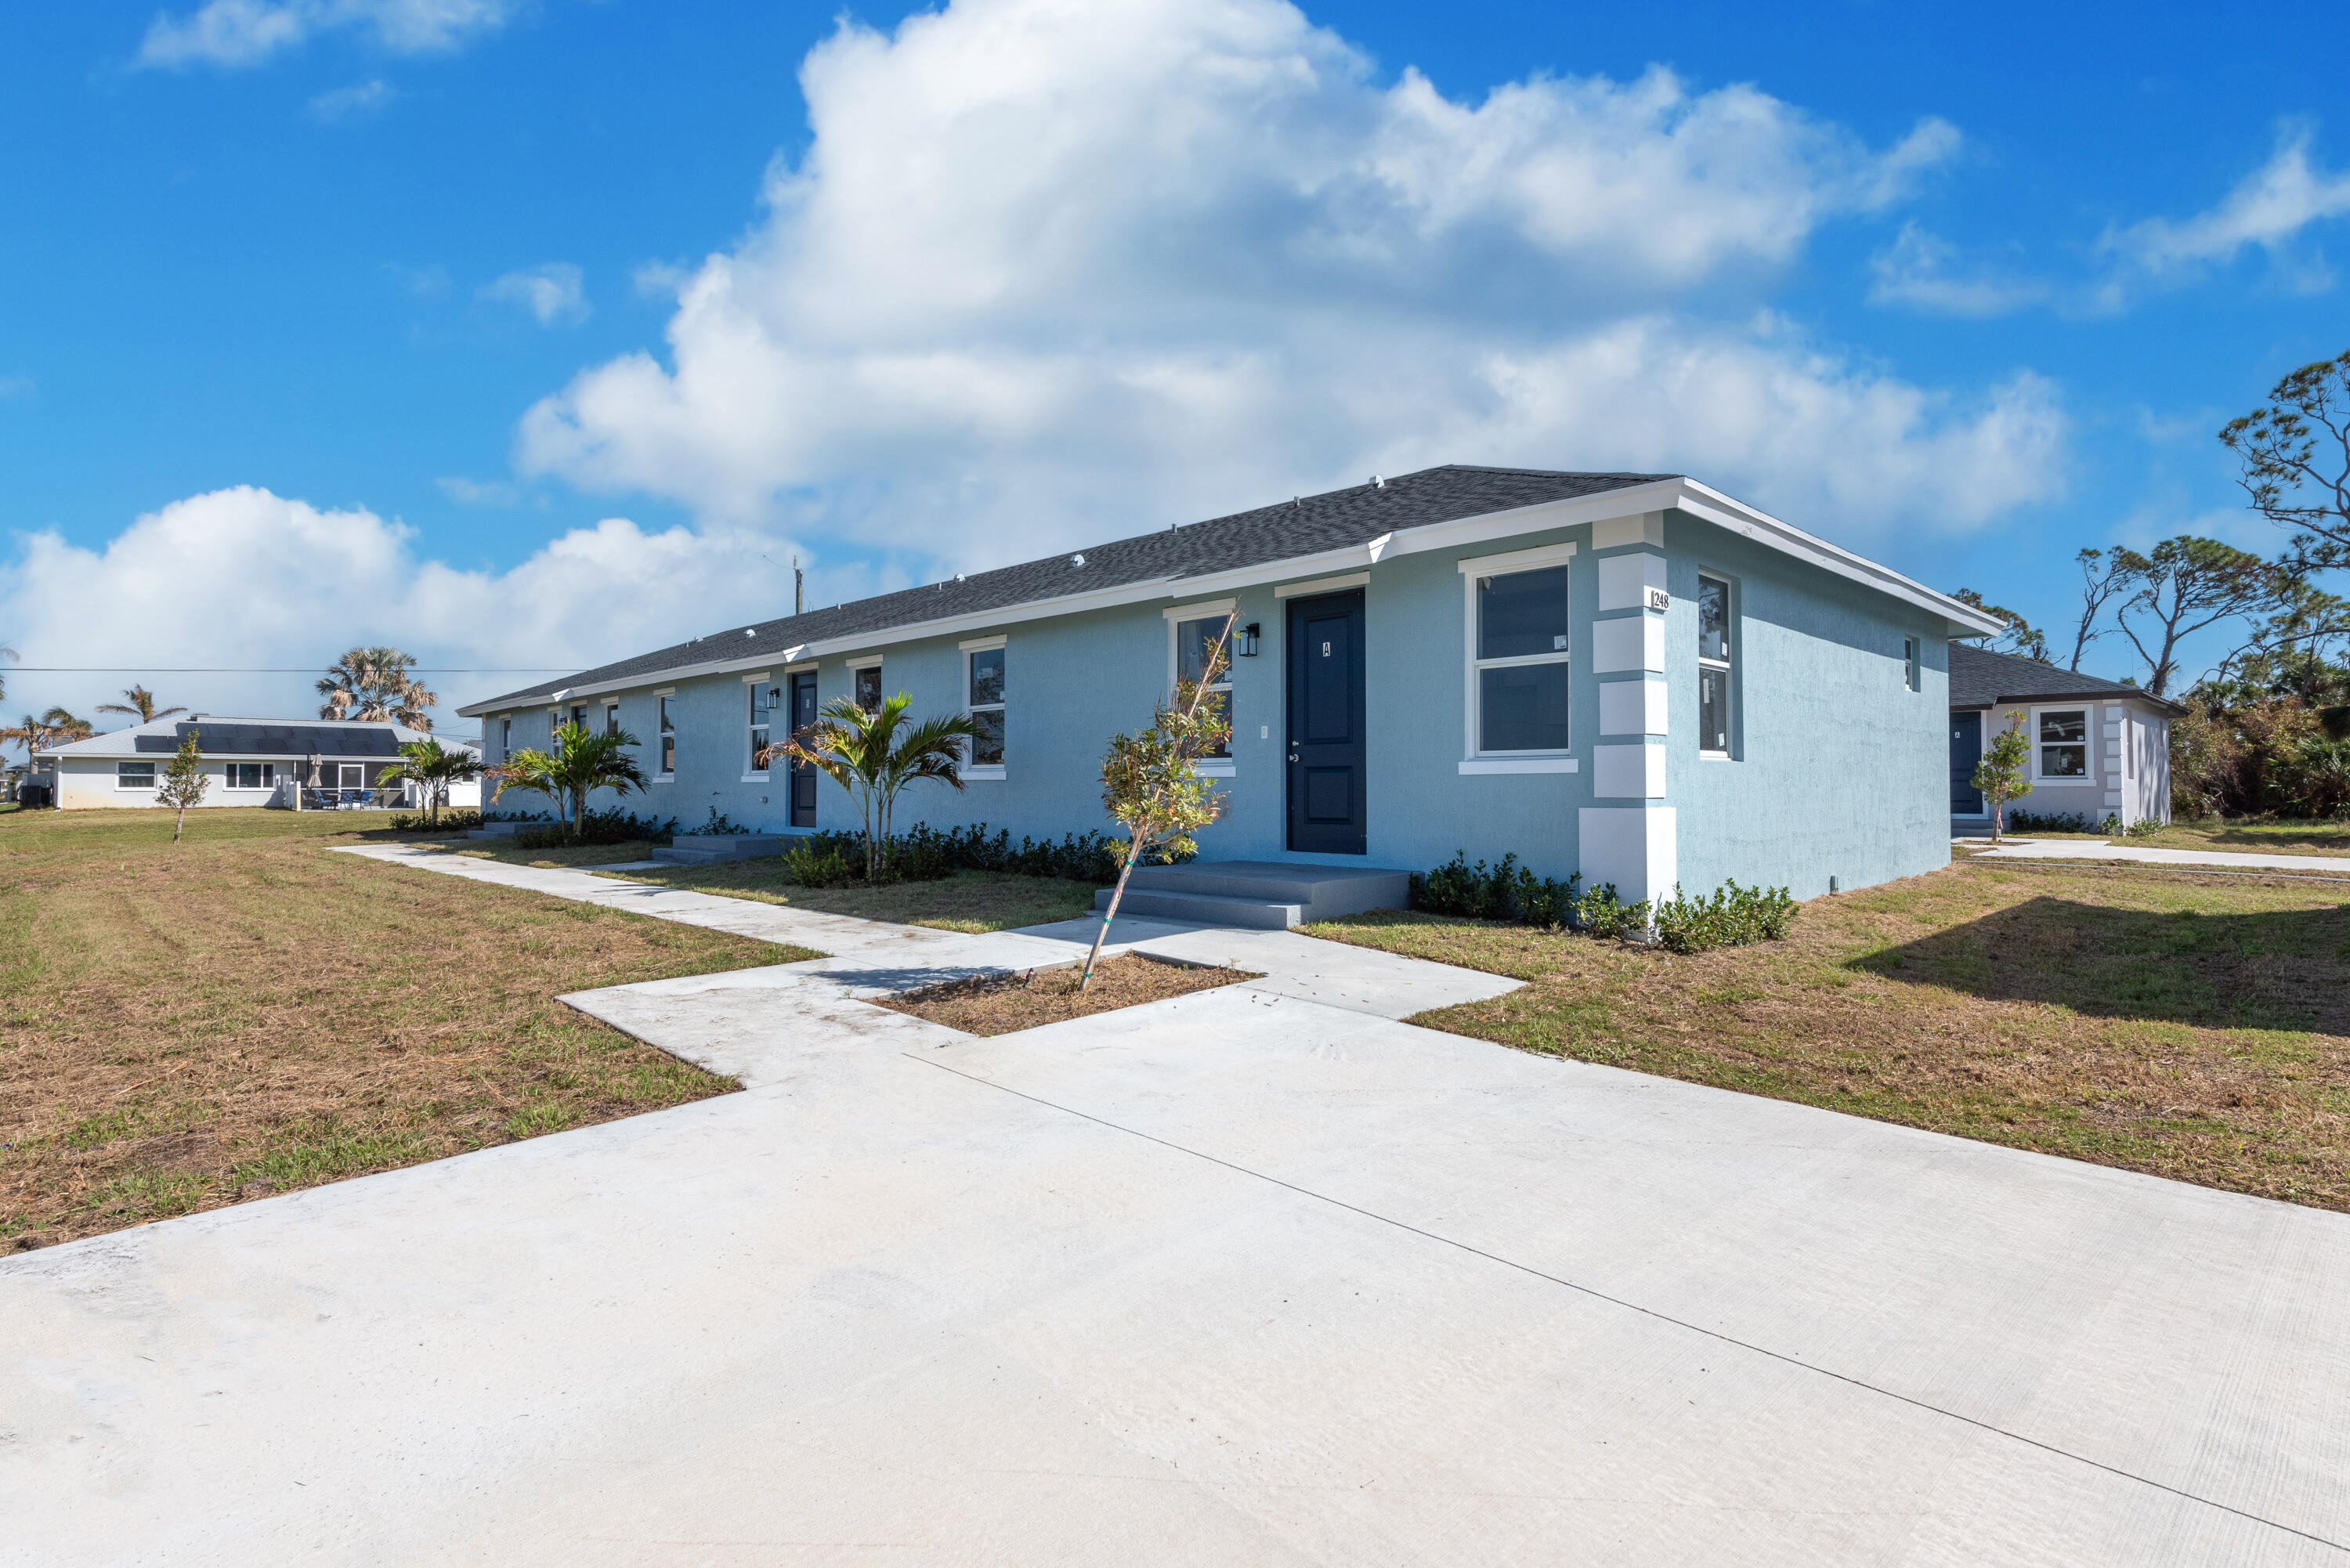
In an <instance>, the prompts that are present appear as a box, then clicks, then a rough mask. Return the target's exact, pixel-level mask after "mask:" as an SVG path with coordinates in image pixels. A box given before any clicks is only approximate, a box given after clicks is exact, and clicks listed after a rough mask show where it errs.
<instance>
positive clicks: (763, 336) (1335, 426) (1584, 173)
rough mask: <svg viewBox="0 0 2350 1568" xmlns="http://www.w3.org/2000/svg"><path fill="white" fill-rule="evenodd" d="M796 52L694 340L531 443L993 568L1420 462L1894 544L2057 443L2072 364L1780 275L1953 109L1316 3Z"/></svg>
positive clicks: (1970, 518) (662, 491)
mask: <svg viewBox="0 0 2350 1568" xmlns="http://www.w3.org/2000/svg"><path fill="white" fill-rule="evenodd" d="M800 80H801V86H802V89H803V93H804V96H805V98H806V103H807V107H808V114H809V123H810V130H811V133H812V134H811V138H810V141H809V144H808V147H807V151H806V153H805V155H804V156H802V157H801V158H800V159H799V160H798V161H796V162H779V163H778V164H777V165H776V166H775V168H773V169H772V170H771V171H770V173H769V176H768V179H767V182H766V186H765V189H764V208H765V211H764V216H763V218H762V220H761V222H760V223H758V224H757V225H756V226H755V227H754V230H753V231H752V233H751V234H749V235H748V236H747V237H746V238H745V239H744V240H743V242H742V243H741V244H738V245H737V246H735V247H734V248H733V249H732V250H731V251H728V252H725V253H722V254H714V255H712V256H710V257H709V258H707V259H706V260H705V261H704V262H703V263H702V265H700V266H699V267H698V268H697V269H694V270H693V271H692V272H691V273H690V274H689V275H682V276H680V277H678V278H677V279H676V281H675V283H674V286H675V289H676V297H677V306H676V310H675V313H674V315H673V316H672V317H671V321H670V324H669V327H668V332H667V339H668V341H667V346H666V353H665V354H663V355H660V356H656V355H654V354H652V353H637V354H631V355H628V356H624V357H622V358H618V359H615V360H612V361H609V362H608V363H605V364H602V365H598V366H596V367H593V368H591V369H587V370H586V371H584V372H583V373H581V374H580V375H579V376H577V378H576V379H574V380H573V381H572V382H571V384H570V385H569V386H567V388H565V389H563V390H562V391H561V392H560V393H558V394H556V395H555V396H551V397H549V398H546V400H542V401H541V402H540V403H539V404H538V405H536V407H535V408H533V409H532V410H530V411H529V413H528V414H527V415H526V416H525V419H524V420H523V421H522V423H521V426H520V429H519V431H518V433H517V449H516V460H517V465H518V466H519V467H520V468H521V469H522V470H523V471H524V472H526V473H534V474H553V475H557V476H561V477H564V478H567V479H568V480H570V481H571V482H573V483H577V484H579V485H582V486H585V487H588V488H591V489H596V490H604V491H624V492H625V491H637V492H645V493H653V494H657V495H660V496H664V497H670V498H673V499H676V500H678V501H681V502H683V503H685V504H689V505H691V506H692V507H694V508H696V509H698V511H699V512H700V514H702V515H703V516H705V517H707V518H712V519H725V520H733V521H738V522H739V521H743V520H751V519H762V518H768V517H772V516H775V515H779V514H784V513H785V511H786V510H788V512H789V514H791V515H793V516H794V517H795V519H798V520H800V521H801V522H803V523H806V524H813V525H815V526H817V527H820V528H824V529H827V530H830V531H832V532H835V533H837V534H839V535H844V536H847V537H850V538H856V539H865V540H872V541H879V540H881V539H884V538H886V539H888V540H889V541H890V542H891V543H893V544H897V545H904V546H908V547H910V548H914V549H919V550H926V551H929V552H931V553H932V554H934V555H935V556H938V557H939V558H940V559H941V561H942V562H943V563H947V564H951V565H956V566H965V565H982V564H989V563H993V562H1000V561H1003V560H1005V559H1013V558H1018V557H1020V556H1025V555H1030V554H1036V553H1042V552H1043V551H1045V550H1049V549H1052V548H1055V547H1058V546H1060V545H1066V544H1070V543H1076V542H1083V541H1086V540H1088V539H1094V538H1099V537H1102V536H1105V535H1110V536H1114V535H1118V534H1121V533H1127V532H1132V531H1135V530H1138V529H1141V528H1147V527H1151V526H1159V525H1164V524H1166V523H1168V522H1171V521H1175V520H1177V519H1182V518H1190V517H1196V516H1202V515H1210V514H1215V513H1217V512H1220V511H1224V510H1229V509H1232V508H1236V507H1241V506H1245V505H1249V504H1257V503H1260V502H1262V501H1263V500H1265V499H1266V498H1267V497H1269V496H1276V495H1286V494H1289V493H1293V492H1295V491H1298V490H1304V489H1309V488H1314V487H1316V486H1319V485H1324V484H1334V483H1355V482H1358V481H1359V480H1360V479H1361V478H1362V476H1363V475H1364V474H1366V473H1368V472H1374V471H1381V472H1395V471H1399V470H1401V469H1403V468H1406V467H1409V466H1412V465H1414V464H1416V463H1419V462H1446V461H1463V462H1503V463H1517V464H1526V465H1536V466H1545V467H1563V468H1578V467H1588V468H1614V467H1626V466H1634V465H1639V466H1653V467H1659V468H1681V469H1686V470H1688V471H1690V472H1695V473H1699V474H1700V475H1702V476H1704V477H1706V478H1707V479H1709V480H1711V481H1712V482H1715V483H1721V484H1723V485H1725V486H1726V487H1728V488H1731V490H1733V491H1737V492H1740V493H1744V494H1746V496H1747V498H1748V499H1751V500H1752V501H1754V502H1756V503H1758V504H1763V505H1767V506H1771V507H1773V509H1775V510H1778V511H1781V512H1782V513H1783V514H1786V515H1788V516H1790V517H1791V518H1793V519H1794V520H1796V521H1799V522H1802V523H1805V524H1810V525H1813V526H1815V527H1821V528H1825V529H1828V530H1830V531H1834V532H1838V533H1841V534H1843V535H1846V536H1851V535H1864V539H1863V541H1862V542H1866V540H1865V535H1867V534H1870V533H1873V532H1876V531H1877V530H1880V529H1882V528H1884V527H1886V526H1887V525H1888V524H1891V523H1892V522H1894V521H1896V520H1908V521H1913V522H1917V523H1922V524H1928V525H1931V526H1945V527H1962V526H1970V525H1973V524H1979V523H1981V522H1982V521H1984V520H1985V519H1987V518H1991V517H1992V516H1995V515H1997V514H1999V513H2000V512H2001V511H2002V509H2003V508H2006V507H2009V506H2012V505H2014V504H2017V503H2018V502H2019V501H2022V500H2026V499H2030V498H2033V497H2034V496H2037V495H2044V494H2046V493H2050V492H2051V491H2052V490H2053V489H2054V487H2055V486H2056V485H2057V483H2058V482H2059V475H2060V472H2061V459H2062V449H2063V443H2064V421H2063V419H2062V416H2061V413H2060V411H2059V410H2058V407H2057V403H2056V400H2055V398H2054V392H2053V389H2051V388H2049V387H2048V386H2047V385H2045V384H2044V383H2042V382H2039V381H2037V380H2034V379H2031V378H2029V377H2020V378H2017V379H2012V380H2010V381H2008V382H2007V383H2005V384H2003V385H2001V386H1997V387H1990V388H1981V389H1970V390H1969V391H1967V392H1964V393H1946V392H1941V391H1937V390H1934V389H1925V388H1919V387H1917V386H1913V385H1910V384H1908V383H1907V382H1904V381H1902V380H1900V379H1898V377H1895V376H1893V375H1891V374H1890V373H1888V372H1887V371H1886V370H1884V369H1878V368H1876V367H1872V366H1866V365H1858V364H1854V363H1851V362H1848V361H1847V360H1846V359H1844V358H1840V357H1839V356H1838V355H1837V354H1836V353H1835V352H1834V351H1833V350H1832V349H1831V348H1821V347H1819V346H1816V345H1811V344H1807V343H1806V342H1805V341H1804V339H1803V337H1802V335H1801V334H1799V333H1794V332H1791V331H1788V330H1787V329H1785V328H1784V327H1783V326H1780V325H1776V324H1773V323H1772V322H1771V321H1770V318H1769V317H1767V316H1763V315H1759V314H1758V311H1757V306H1759V305H1760V304H1761V303H1762V301H1763V298H1764V297H1765V296H1766V295H1767V290H1768V287H1769V286H1770V285H1771V283H1772V282H1773V279H1774V278H1775V277H1776V276H1777V275H1779V274H1780V273H1781V272H1782V271H1783V269H1784V268H1785V267H1787V266H1788V265H1790V264H1791V263H1793V262H1794V261H1795V260H1796V259H1798V258H1799V257H1800V255H1801V254H1802V252H1803V250H1804V245H1805V244H1806V242H1807V240H1808V238H1809V237H1810V236H1811V235H1812V234H1814V233H1815V232H1816V231H1817V229H1818V228H1819V227H1820V225H1822V224H1823V223H1829V222H1832V221H1835V220H1837V219H1839V218H1840V217H1845V216H1848V215H1852V214H1866V213H1877V212H1880V211H1883V210H1885V209H1886V208H1887V207H1888V206H1890V205H1891V204H1893V203H1895V202H1898V201H1899V200H1900V199H1901V198H1902V196H1903V195H1904V193H1905V192H1908V190H1909V189H1910V188H1911V187H1912V186H1913V185H1914V184H1915V183H1916V182H1917V181H1918V179H1919V178H1920V177H1921V175H1922V174H1924V173H1925V172H1926V171H1929V170H1931V169H1932V168H1934V167H1935V166H1936V165H1938V164H1939V163H1940V162H1942V161H1945V160H1947V159H1948V158H1949V157H1950V154H1951V153H1952V152H1953V151H1954V150H1955V149H1956V147H1957V145H1958V135H1957V132H1956V131H1954V130H1952V129H1951V128H1950V127H1949V126H1948V125H1945V124H1943V123H1941V122H1939V121H1937V120H1927V121H1924V122H1921V123H1920V124H1919V125H1918V127H1917V128H1916V129H1915V130H1913V131H1911V132H1910V133H1909V134H1908V135H1907V136H1906V137H1904V138H1902V139H1900V140H1898V141H1897V142H1895V143H1894V144H1893V145H1891V146H1889V147H1883V148H1876V147H1871V146H1869V145H1867V144H1866V143H1865V142H1863V141H1862V140H1861V139H1859V138H1858V137H1856V136H1855V135H1854V134H1852V133H1851V132H1849V131H1847V130H1844V129H1842V128H1840V127H1837V126H1835V125H1832V124H1827V123H1825V122H1822V121H1820V120H1818V119H1814V117H1812V116H1809V115H1807V114H1805V113H1804V112H1803V111H1802V110H1800V109H1796V108H1794V107H1792V106H1790V105H1788V104H1786V103H1784V102H1783V101H1781V100H1779V99H1773V98H1772V97H1770V96H1769V95H1768V94H1766V93H1763V92H1762V91H1760V90H1759V89H1757V88H1752V87H1743V86H1732V87H1723V88H1714V89H1711V90H1700V89H1698V88H1693V87H1692V86H1690V84H1689V83H1687V82H1685V81H1683V80H1682V79H1681V78H1679V77H1677V76H1675V75H1673V74H1672V73H1670V72H1669V71H1665V70H1662V69H1651V70H1649V71H1648V72H1647V73H1646V74H1644V75H1642V76H1639V77H1638V78H1635V79H1631V80H1613V79H1609V78H1603V77H1575V78H1548V77H1543V78H1530V79H1527V80H1523V81H1517V82H1511V83H1506V84H1503V86H1500V87H1498V88H1494V89H1492V91H1490V92H1487V93H1485V94H1484V95H1483V96H1482V98H1479V99H1474V100H1471V99H1456V98H1451V97H1448V96H1446V95H1445V94H1444V93H1442V92H1440V91H1439V90H1438V89H1437V88H1435V86H1434V85H1433V84H1431V83H1430V81H1429V80H1427V79H1426V78H1424V77H1422V76H1420V75H1419V74H1418V73H1417V72H1414V71H1411V70H1406V71H1404V72H1403V73H1401V75H1400V76H1399V77H1398V78H1394V79H1393V80H1392V81H1391V82H1389V83H1387V84H1384V85H1383V84H1382V82H1381V81H1380V80H1379V79H1378V78H1377V76H1376V75H1375V73H1374V72H1373V70H1372V68H1371V66H1370V64H1369V62H1368V61H1367V59H1366V58H1365V57H1363V56H1362V55H1361V54H1360V53H1359V52H1358V51H1357V50H1356V49H1354V48H1353V47H1350V46H1349V45H1348V44H1347V42H1346V41H1345V40H1343V39H1341V38H1340V37H1338V36H1336V35H1335V34H1333V33H1331V32H1329V31H1327V30H1326V29H1322V28H1317V27H1315V26H1312V25H1311V24H1310V23H1309V22H1308V21H1307V19H1306V18H1305V16H1303V15H1302V14H1301V13H1300V12H1299V11H1297V10H1296V9H1295V7H1293V6H1292V5H1287V4H1284V3H1282V0H1098V3H1094V4H1087V5H1070V4H1067V3H1066V0H954V3H953V4H951V5H949V6H948V7H947V8H946V9H944V10H942V11H938V12H926V13H922V14H919V15H917V16H912V17H910V18H909V19H907V20H906V21H905V22H903V23H902V24H900V25H899V26H898V27H897V28H896V29H895V30H894V31H893V32H890V33H888V34H883V33H880V32H876V31H873V30H870V29H868V28H865V27H861V26H856V25H854V24H851V23H844V24H843V25H842V26H840V28H839V29H838V30H837V32H836V33H835V34H834V35H833V36H831V37H830V38H829V39H828V40H827V41H826V42H825V43H823V44H822V45H820V46H819V47H816V49H815V50H813V51H812V52H811V53H810V54H809V55H808V57H807V58H806V60H805V62H804V63H803V65H802V67H801V72H800ZM654 281H656V282H657V283H659V284H662V285H667V284H669V283H670V282H671V276H670V275H666V274H664V275H660V276H659V277H658V278H656V279H654Z"/></svg>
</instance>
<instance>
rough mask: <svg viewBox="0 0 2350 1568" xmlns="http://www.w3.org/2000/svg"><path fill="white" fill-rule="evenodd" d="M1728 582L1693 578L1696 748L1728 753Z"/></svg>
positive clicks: (1711, 578) (1717, 578) (1729, 644)
mask: <svg viewBox="0 0 2350 1568" xmlns="http://www.w3.org/2000/svg"><path fill="white" fill-rule="evenodd" d="M1730 653H1731V641H1730V585H1729V584H1728V583H1726V582H1724V581H1722V580H1721V578H1720V577H1700V578H1698V580H1697V749H1698V750H1699V751H1700V753H1706V754H1709V755H1712V756H1718V757H1726V756H1728V755H1729V754H1730V681H1731V673H1732V671H1731V663H1730Z"/></svg>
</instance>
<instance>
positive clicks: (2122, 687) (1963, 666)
mask: <svg viewBox="0 0 2350 1568" xmlns="http://www.w3.org/2000/svg"><path fill="white" fill-rule="evenodd" d="M2049 697H2135V698H2137V700H2138V701H2141V702H2147V703H2151V704H2153V705H2154V706H2155V707H2157V708H2160V709H2162V710H2163V711H2166V712H2170V713H2184V712H2185V711H2187V710H2186V709H2184V708H2182V707H2180V706H2179V705H2178V703H2176V702H2172V701H2168V700H2166V699H2164V698H2160V697H2149V696H2148V695H2147V693H2146V692H2144V691H2140V690H2139V689H2138V688H2137V687H2135V686H2131V685H2128V684H2126V683H2125V682H2123V681H2119V680H2106V679H2105V678H2104V677H2102V676H2097V675H2083V674H2081V673H2080V672H2079V671H2077V670H2059V669H2057V668H2056V667H2055V666H2054V665H2053V664H2043V663H2041V662H2040V661H2039V660H2038V659H2025V658H2023V657H2022V656H2021V655H2018V654H2013V653H1993V652H1992V651H1991V649H1988V648H1979V647H1977V646H1976V645H1975V644H1973V643H1971V642H1959V641H1956V640H1953V641H1952V642H1951V644H1950V706H1951V707H1953V708H1996V707H1998V706H1999V705H2000V704H2001V703H2002V702H2037V701H2041V700H2043V699H2044V698H2049Z"/></svg>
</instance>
